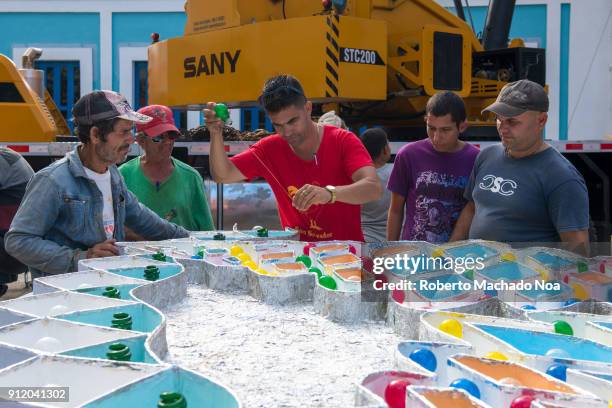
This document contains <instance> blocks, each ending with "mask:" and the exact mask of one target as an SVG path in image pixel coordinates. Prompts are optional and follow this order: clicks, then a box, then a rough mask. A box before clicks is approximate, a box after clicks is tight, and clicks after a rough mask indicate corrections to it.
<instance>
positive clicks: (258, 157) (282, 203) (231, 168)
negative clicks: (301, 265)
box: [204, 75, 382, 241]
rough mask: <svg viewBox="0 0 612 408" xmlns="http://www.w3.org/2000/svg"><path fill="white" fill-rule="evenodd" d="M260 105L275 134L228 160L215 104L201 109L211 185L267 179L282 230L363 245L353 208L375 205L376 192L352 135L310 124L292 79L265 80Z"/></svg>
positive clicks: (357, 211) (369, 163) (365, 158)
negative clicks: (207, 147) (366, 204)
mask: <svg viewBox="0 0 612 408" xmlns="http://www.w3.org/2000/svg"><path fill="white" fill-rule="evenodd" d="M259 103H260V105H262V106H263V108H264V109H265V110H266V113H267V114H268V116H269V117H270V119H271V121H272V124H273V125H274V128H275V130H276V131H277V133H276V134H274V135H271V136H268V137H265V138H264V139H262V140H260V141H259V142H257V143H255V144H254V145H252V146H251V148H250V149H248V150H247V151H245V152H242V153H240V154H238V155H236V156H234V157H232V158H231V159H230V158H228V157H227V154H226V152H225V150H224V148H223V135H222V130H223V122H222V121H221V120H219V119H218V118H217V117H216V115H215V113H214V107H215V103H213V102H211V103H209V104H208V106H207V109H204V116H205V119H206V125H207V127H208V129H209V131H210V156H209V160H210V169H211V173H212V177H213V179H214V180H215V181H216V182H218V183H236V182H240V181H244V180H252V179H253V178H255V177H263V178H265V179H266V181H267V182H268V183H269V184H270V186H271V187H272V191H274V195H275V197H276V201H277V203H278V210H279V214H280V219H281V224H282V225H283V227H290V228H294V229H297V230H299V232H300V239H301V240H302V241H327V240H355V241H363V233H362V231H361V221H360V208H359V206H360V205H361V204H364V203H366V202H369V201H373V200H377V199H379V198H380V196H381V195H382V186H381V184H380V180H379V179H378V176H377V175H376V170H375V168H374V166H373V164H372V159H371V158H370V155H369V154H368V152H367V151H366V149H365V148H364V147H363V145H362V144H361V142H360V141H359V139H358V138H357V136H355V135H354V134H353V133H351V132H349V131H346V130H343V129H339V128H335V127H333V126H324V125H319V124H317V123H315V122H313V121H312V119H311V113H312V103H311V102H310V101H308V100H306V97H305V95H304V90H303V88H302V85H301V84H300V83H299V81H298V80H297V79H296V78H295V77H293V76H291V75H279V76H276V77H273V78H271V79H269V80H268V81H266V83H265V85H264V90H263V93H262V95H261V96H260V98H259Z"/></svg>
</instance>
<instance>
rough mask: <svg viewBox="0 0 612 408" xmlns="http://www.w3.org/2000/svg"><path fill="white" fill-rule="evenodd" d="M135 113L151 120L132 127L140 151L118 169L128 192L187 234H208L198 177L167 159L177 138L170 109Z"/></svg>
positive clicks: (209, 218)
mask: <svg viewBox="0 0 612 408" xmlns="http://www.w3.org/2000/svg"><path fill="white" fill-rule="evenodd" d="M138 112H140V113H142V114H144V115H147V116H150V117H152V118H153V120H152V121H150V122H148V123H146V124H143V125H136V141H137V142H138V144H139V145H140V147H141V148H142V149H143V150H144V154H143V155H142V156H138V157H136V158H134V159H132V160H130V161H128V162H126V163H125V164H123V165H122V166H121V167H119V171H120V172H121V175H122V176H123V178H124V179H125V183H126V184H127V187H128V189H129V190H130V191H131V192H132V193H134V195H136V197H138V200H139V201H140V202H141V203H142V204H144V205H145V206H147V207H148V208H150V209H151V210H153V212H155V213H156V214H157V215H159V216H160V217H162V218H164V219H166V220H168V221H170V222H173V223H175V224H178V225H180V226H182V227H184V228H185V229H187V230H190V231H210V230H213V229H214V228H215V227H214V225H213V221H212V216H211V213H210V208H209V207H208V200H207V198H206V194H205V193H204V182H203V180H202V176H200V174H199V173H198V172H197V171H196V170H195V169H194V168H193V167H191V166H189V165H187V164H185V163H183V162H181V161H180V160H177V159H175V158H173V157H172V156H171V154H172V149H173V148H174V140H175V139H176V138H177V137H178V136H179V135H180V133H179V130H178V129H177V128H176V126H175V124H174V118H173V116H172V111H171V110H170V108H168V107H166V106H162V105H150V106H145V107H144V108H141V109H140V110H139V111H138Z"/></svg>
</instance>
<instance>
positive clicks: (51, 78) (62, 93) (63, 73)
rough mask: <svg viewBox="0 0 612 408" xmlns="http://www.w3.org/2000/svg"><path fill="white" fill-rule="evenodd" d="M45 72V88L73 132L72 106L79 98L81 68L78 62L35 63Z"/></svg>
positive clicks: (39, 61) (41, 61) (42, 61)
mask: <svg viewBox="0 0 612 408" xmlns="http://www.w3.org/2000/svg"><path fill="white" fill-rule="evenodd" d="M35 67H36V69H41V70H43V71H44V72H45V79H44V81H45V86H46V88H47V91H48V92H49V94H50V95H51V98H53V101H54V102H55V104H56V105H57V108H58V109H59V111H60V112H61V113H62V115H63V116H64V118H65V119H66V122H67V123H68V127H70V131H71V132H73V131H74V129H73V128H74V123H73V121H72V120H70V119H72V106H73V105H74V104H75V103H76V101H78V100H79V98H80V97H81V67H80V63H79V61H44V60H38V61H36V63H35Z"/></svg>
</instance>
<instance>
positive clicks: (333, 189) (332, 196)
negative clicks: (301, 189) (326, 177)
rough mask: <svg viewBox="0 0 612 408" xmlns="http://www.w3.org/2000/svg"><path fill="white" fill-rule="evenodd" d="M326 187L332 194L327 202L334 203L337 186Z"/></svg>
mask: <svg viewBox="0 0 612 408" xmlns="http://www.w3.org/2000/svg"><path fill="white" fill-rule="evenodd" d="M325 189H326V190H327V191H329V193H330V194H331V199H330V200H329V201H328V202H327V204H333V203H335V202H336V187H334V186H325Z"/></svg>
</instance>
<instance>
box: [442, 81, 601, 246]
mask: <svg viewBox="0 0 612 408" xmlns="http://www.w3.org/2000/svg"><path fill="white" fill-rule="evenodd" d="M484 111H488V112H492V113H494V114H495V115H496V116H497V129H498V132H499V135H500V137H501V141H502V143H501V144H498V145H494V146H491V147H489V148H486V149H484V150H482V151H481V152H480V154H479V155H478V157H477V158H476V163H475V164H474V169H473V170H472V174H471V175H470V180H469V182H468V185H467V187H466V189H465V195H464V196H465V198H466V199H467V200H468V204H467V205H466V207H465V208H464V209H463V211H462V212H461V215H460V217H459V220H458V221H457V224H456V226H455V229H454V231H453V234H452V236H451V241H454V240H460V239H466V238H468V237H469V238H473V239H487V240H494V241H500V242H508V243H516V244H518V243H522V242H530V243H535V242H538V243H540V244H543V245H546V244H550V243H555V242H564V243H567V248H568V249H570V250H574V251H576V252H580V253H583V254H586V253H588V249H589V236H588V227H589V197H588V192H587V188H586V185H585V183H584V179H583V178H582V176H581V175H580V173H579V172H578V171H577V170H576V168H575V167H574V166H573V165H572V164H571V163H570V162H569V161H568V160H567V159H565V158H564V157H563V156H562V155H561V154H560V153H559V152H558V151H556V150H555V149H553V148H551V146H550V145H549V144H547V143H546V142H544V139H543V137H542V132H543V130H544V126H545V125H546V120H547V119H548V114H547V112H548V96H547V95H546V92H545V91H544V88H542V86H540V85H539V84H537V83H535V82H532V81H529V80H526V79H524V80H520V81H517V82H512V83H509V84H507V85H506V86H504V88H503V89H502V90H501V92H500V94H499V96H498V97H497V100H496V101H495V103H493V104H492V105H490V106H488V107H487V108H486V109H485V110H484ZM484 111H483V112H484Z"/></svg>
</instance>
